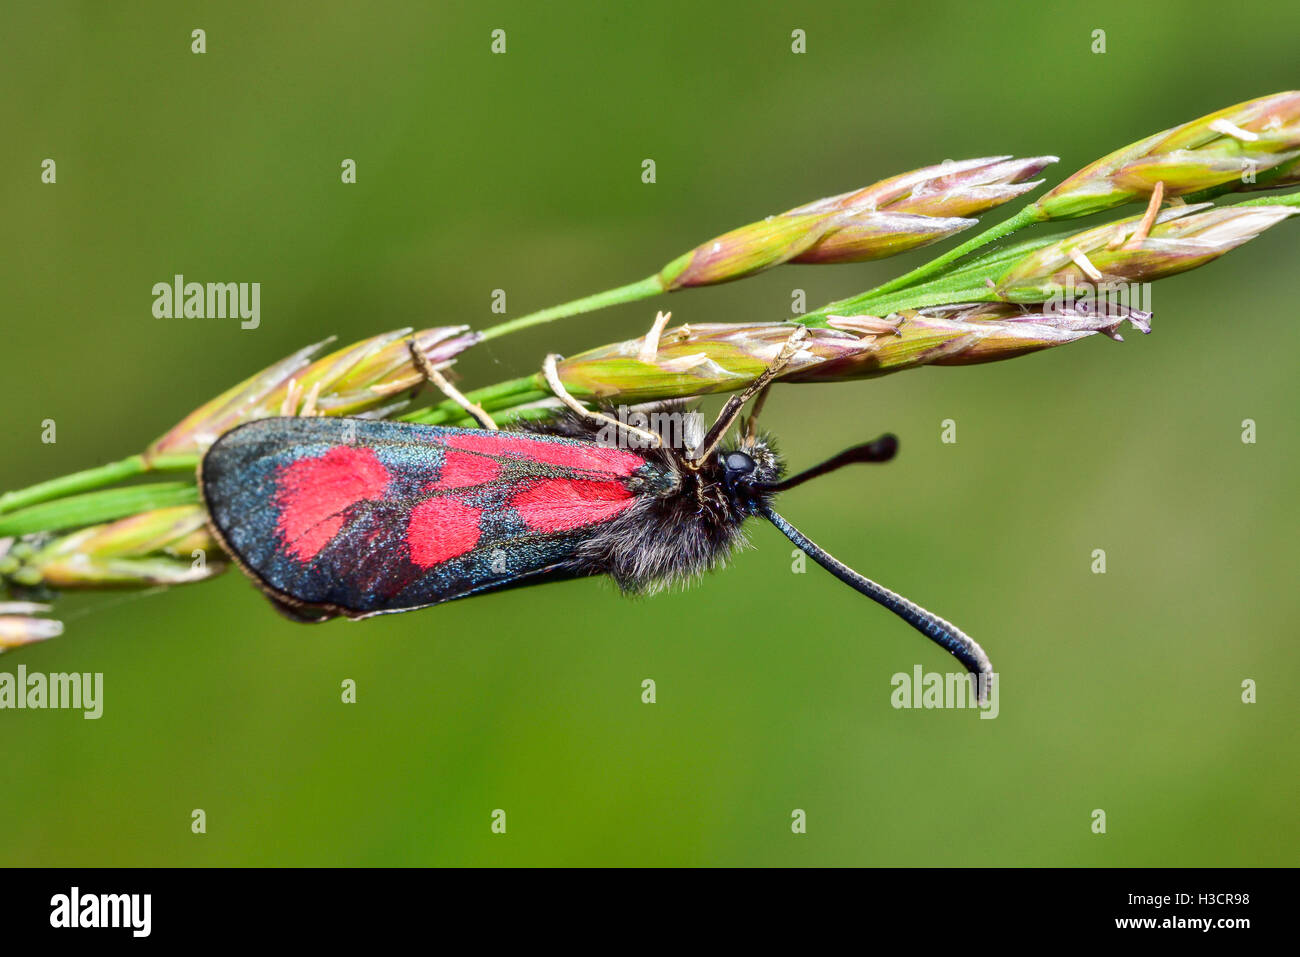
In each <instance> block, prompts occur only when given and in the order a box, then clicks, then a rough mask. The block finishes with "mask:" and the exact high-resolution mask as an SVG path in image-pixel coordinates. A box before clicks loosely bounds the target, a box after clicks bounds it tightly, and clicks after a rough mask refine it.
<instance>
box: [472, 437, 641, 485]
mask: <svg viewBox="0 0 1300 957" xmlns="http://www.w3.org/2000/svg"><path fill="white" fill-rule="evenodd" d="M447 444H448V445H450V446H451V447H452V448H455V449H464V450H466V451H468V452H486V453H487V454H489V455H511V456H517V457H519V458H524V459H528V460H530V461H533V462H542V463H545V464H547V465H559V466H562V467H564V468H571V469H585V470H587V471H592V472H605V473H608V474H610V475H618V476H626V475H631V474H632V473H633V472H635V471H636V470H637V469H639V468H640V467H641V466H643V465H645V462H646V460H645V459H644V458H642V457H641V456H639V455H637V454H636V453H635V452H629V451H626V450H624V449H611V448H607V447H605V446H603V445H595V444H592V443H586V442H583V443H577V442H575V443H573V444H569V443H567V442H554V441H546V440H544V439H534V438H528V437H526V436H519V435H502V434H501V433H499V432H485V433H483V434H481V435H478V434H466V435H455V436H451V437H449V438H448V439H447Z"/></svg>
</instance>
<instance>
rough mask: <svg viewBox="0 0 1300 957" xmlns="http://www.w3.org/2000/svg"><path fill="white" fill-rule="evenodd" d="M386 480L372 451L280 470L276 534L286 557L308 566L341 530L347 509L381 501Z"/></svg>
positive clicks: (339, 451) (337, 452) (340, 452)
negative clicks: (291, 556) (278, 534)
mask: <svg viewBox="0 0 1300 957" xmlns="http://www.w3.org/2000/svg"><path fill="white" fill-rule="evenodd" d="M388 479H389V475H388V469H386V468H384V464H383V463H382V462H380V461H379V456H377V455H376V454H375V452H374V450H373V449H367V448H360V447H357V446H350V445H348V446H342V445H341V446H338V447H337V448H333V449H330V450H329V451H328V452H326V453H325V454H324V455H321V456H318V457H316V458H311V459H300V460H299V461H297V462H291V463H289V464H288V465H284V466H281V468H280V469H279V471H278V472H277V474H276V486H277V494H276V504H277V505H278V506H279V518H278V519H277V521H276V528H277V530H278V531H279V533H280V537H281V538H282V539H283V540H284V542H285V544H286V545H287V547H288V550H289V554H291V555H293V557H295V558H297V559H299V560H301V561H304V562H305V561H310V560H311V559H312V558H313V557H315V555H316V554H317V553H318V552H319V551H320V550H321V549H322V548H324V547H325V545H326V544H327V543H328V542H329V540H330V539H331V538H333V537H334V536H335V535H336V534H338V531H339V529H341V528H342V527H343V522H344V512H345V511H346V509H347V508H348V506H350V505H355V504H356V503H357V502H361V501H365V500H367V499H376V498H380V497H381V496H382V495H383V494H384V489H385V488H387V486H388Z"/></svg>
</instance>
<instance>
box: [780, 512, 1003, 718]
mask: <svg viewBox="0 0 1300 957" xmlns="http://www.w3.org/2000/svg"><path fill="white" fill-rule="evenodd" d="M763 516H764V517H765V518H767V520H768V521H770V522H771V523H772V524H773V525H775V526H776V527H777V528H778V529H780V530H781V533H782V534H783V535H785V537H786V538H788V539H790V541H792V542H794V544H795V545H796V547H798V548H799V549H800V551H802V552H803V553H804V554H806V555H807V556H808V557H809V558H811V559H812V560H813V561H815V562H816V563H817V564H818V565H820V566H821V567H822V568H824V569H826V570H827V571H828V572H830V573H831V574H832V575H834V576H835V577H836V578H838V579H839V580H840V581H842V582H844V584H846V585H848V586H849V587H850V588H852V589H854V590H855V591H857V592H859V593H861V594H863V595H866V596H867V597H868V598H870V599H871V600H872V601H874V602H877V603H879V604H881V605H884V606H885V607H886V608H888V609H889V610H890V611H892V612H893V613H894V614H895V615H897V616H898V617H899V618H901V619H903V621H905V622H907V623H908V624H909V625H911V626H912V627H913V628H915V629H916V630H917V631H919V632H920V633H921V634H923V635H925V636H926V637H927V638H929V639H930V640H931V641H933V642H934V643H935V644H937V645H939V646H940V647H942V648H944V649H945V650H947V651H948V652H949V653H950V654H951V655H952V656H953V657H955V658H956V659H957V660H958V661H960V662H961V663H962V664H963V665H965V666H966V668H967V670H968V671H970V672H971V674H974V675H977V676H979V677H980V680H979V682H978V686H979V689H980V696H981V698H982V697H983V696H984V694H985V691H986V689H987V688H988V687H989V682H990V681H992V680H993V679H992V675H993V665H992V664H991V663H990V662H989V656H988V655H986V654H985V653H984V649H983V648H981V647H980V646H979V644H977V643H976V642H975V640H974V639H973V638H971V637H970V635H968V634H966V633H965V632H964V631H962V630H961V629H960V628H958V627H957V626H956V625H953V624H952V623H951V622H947V621H944V620H943V619H942V618H940V617H939V616H938V615H936V614H934V613H932V612H929V611H926V610H925V609H924V608H922V607H921V606H920V605H917V604H915V603H913V602H910V601H908V600H907V599H906V598H904V597H903V596H902V595H900V594H898V593H897V592H895V591H890V590H889V589H888V588H886V587H885V586H884V585H880V584H878V583H876V582H873V581H872V580H871V579H870V578H867V577H866V576H865V575H859V574H858V573H857V572H855V571H854V570H853V569H852V568H850V567H849V566H848V565H845V564H844V563H843V562H842V561H840V560H839V559H838V558H836V557H835V556H834V555H832V554H830V553H829V552H828V551H826V550H825V549H824V548H822V547H821V546H820V545H818V544H817V543H816V542H814V541H813V540H812V539H810V538H808V537H807V536H806V535H804V534H803V532H801V531H799V529H797V528H795V527H794V526H793V525H791V524H790V523H789V522H787V521H786V520H785V519H784V518H782V517H781V516H780V515H778V514H777V513H776V512H774V511H773V510H772V509H770V508H765V509H763Z"/></svg>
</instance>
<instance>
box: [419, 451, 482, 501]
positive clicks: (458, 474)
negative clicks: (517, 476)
mask: <svg viewBox="0 0 1300 957" xmlns="http://www.w3.org/2000/svg"><path fill="white" fill-rule="evenodd" d="M500 477H501V463H500V462H498V461H496V460H495V459H490V458H487V457H486V456H483V455H475V454H474V453H473V452H448V453H447V456H446V458H445V459H444V461H443V463H442V472H441V473H440V474H439V475H438V481H436V482H430V483H429V484H428V485H426V486H425V487H424V490H425V491H426V492H433V491H437V490H439V489H448V488H469V487H470V486H474V485H486V484H487V483H488V482H491V481H494V480H496V479H498V478H500Z"/></svg>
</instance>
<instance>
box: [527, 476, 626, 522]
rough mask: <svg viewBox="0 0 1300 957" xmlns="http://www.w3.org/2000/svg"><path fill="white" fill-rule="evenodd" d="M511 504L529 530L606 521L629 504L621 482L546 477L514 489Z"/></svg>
mask: <svg viewBox="0 0 1300 957" xmlns="http://www.w3.org/2000/svg"><path fill="white" fill-rule="evenodd" d="M510 504H511V505H512V506H513V507H514V508H515V509H516V510H517V511H518V512H519V517H520V518H522V519H523V520H524V522H525V523H526V524H527V525H528V527H529V528H530V529H532V530H533V531H537V532H564V531H568V530H569V529H573V528H582V527H584V526H587V525H597V524H599V523H601V522H605V521H608V520H609V519H611V518H613V517H614V516H615V515H617V514H618V513H619V512H621V511H623V509H625V508H627V507H628V506H629V505H631V504H632V493H631V492H629V491H628V490H627V488H626V487H625V486H624V485H623V483H622V482H591V481H585V480H583V479H545V480H543V481H540V482H536V483H534V484H531V485H529V486H528V487H527V488H524V489H523V490H522V491H520V492H517V493H516V494H515V496H514V497H513V498H512V499H511V500H510Z"/></svg>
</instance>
